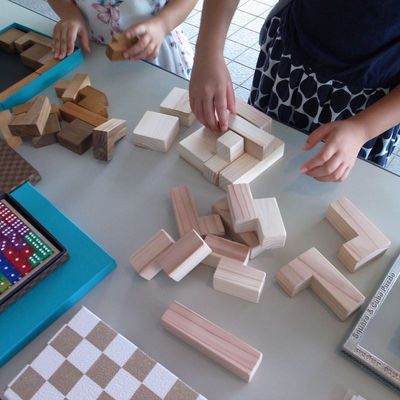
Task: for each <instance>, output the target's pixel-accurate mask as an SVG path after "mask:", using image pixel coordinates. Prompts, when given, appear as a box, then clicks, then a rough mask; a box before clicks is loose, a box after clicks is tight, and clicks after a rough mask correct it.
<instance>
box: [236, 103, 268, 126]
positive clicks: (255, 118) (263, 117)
mask: <svg viewBox="0 0 400 400" xmlns="http://www.w3.org/2000/svg"><path fill="white" fill-rule="evenodd" d="M236 113H237V115H239V116H240V117H242V118H244V119H245V120H246V121H248V122H250V123H252V124H253V125H255V126H257V127H258V128H261V129H263V130H265V131H267V132H271V127H272V118H271V117H269V116H268V115H267V114H265V113H264V112H262V111H260V110H257V108H255V107H253V106H251V105H250V104H247V103H245V102H244V101H243V100H240V99H238V98H236Z"/></svg>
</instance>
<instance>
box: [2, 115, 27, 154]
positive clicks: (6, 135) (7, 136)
mask: <svg viewBox="0 0 400 400" xmlns="http://www.w3.org/2000/svg"><path fill="white" fill-rule="evenodd" d="M11 119H12V115H11V113H10V111H8V110H4V111H0V135H1V137H2V138H3V140H4V141H5V142H6V143H7V144H8V145H9V146H10V147H12V148H13V149H16V148H17V147H18V146H20V145H21V144H22V140H21V138H20V137H18V136H14V135H13V134H12V133H11V131H10V129H9V127H8V124H9V123H10V122H11Z"/></svg>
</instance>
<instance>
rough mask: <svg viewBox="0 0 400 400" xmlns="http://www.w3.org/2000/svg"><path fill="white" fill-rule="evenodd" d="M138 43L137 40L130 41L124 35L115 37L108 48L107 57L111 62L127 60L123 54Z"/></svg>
mask: <svg viewBox="0 0 400 400" xmlns="http://www.w3.org/2000/svg"><path fill="white" fill-rule="evenodd" d="M136 42H137V39H136V38H134V39H128V38H127V37H126V36H125V35H124V34H118V35H114V36H113V38H112V41H111V43H109V44H108V45H107V47H106V56H107V57H108V58H109V59H110V60H111V61H120V60H125V58H124V57H123V54H124V52H125V51H126V50H128V49H129V48H130V47H132V46H133V45H134V44H135V43H136Z"/></svg>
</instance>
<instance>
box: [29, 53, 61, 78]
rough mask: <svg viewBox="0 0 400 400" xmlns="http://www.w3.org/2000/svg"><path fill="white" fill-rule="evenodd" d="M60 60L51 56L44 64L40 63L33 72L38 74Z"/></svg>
mask: <svg viewBox="0 0 400 400" xmlns="http://www.w3.org/2000/svg"><path fill="white" fill-rule="evenodd" d="M41 61H42V62H43V61H44V59H43V58H42V59H41ZM60 61H61V60H57V59H55V58H54V57H53V56H52V58H51V59H50V60H48V61H47V62H46V63H44V65H42V66H41V67H40V68H38V69H37V70H36V71H35V72H36V73H37V74H39V75H42V74H44V73H45V72H47V71H48V70H50V69H51V68H53V67H54V66H55V65H57V64H58V63H59V62H60Z"/></svg>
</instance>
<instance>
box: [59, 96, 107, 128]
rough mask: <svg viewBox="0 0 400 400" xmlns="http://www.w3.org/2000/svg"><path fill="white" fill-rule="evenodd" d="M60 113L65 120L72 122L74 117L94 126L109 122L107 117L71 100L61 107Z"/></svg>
mask: <svg viewBox="0 0 400 400" xmlns="http://www.w3.org/2000/svg"><path fill="white" fill-rule="evenodd" d="M60 113H61V116H62V119H63V120H64V121H67V122H71V121H73V120H74V119H80V120H81V121H83V122H86V123H87V124H90V125H92V127H95V126H99V125H101V124H104V123H105V122H107V118H104V117H102V116H101V115H99V114H96V113H94V112H92V111H89V110H86V109H84V108H83V107H81V106H78V105H77V104H74V103H72V102H70V101H67V102H66V103H64V104H63V105H62V106H61V107H60Z"/></svg>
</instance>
